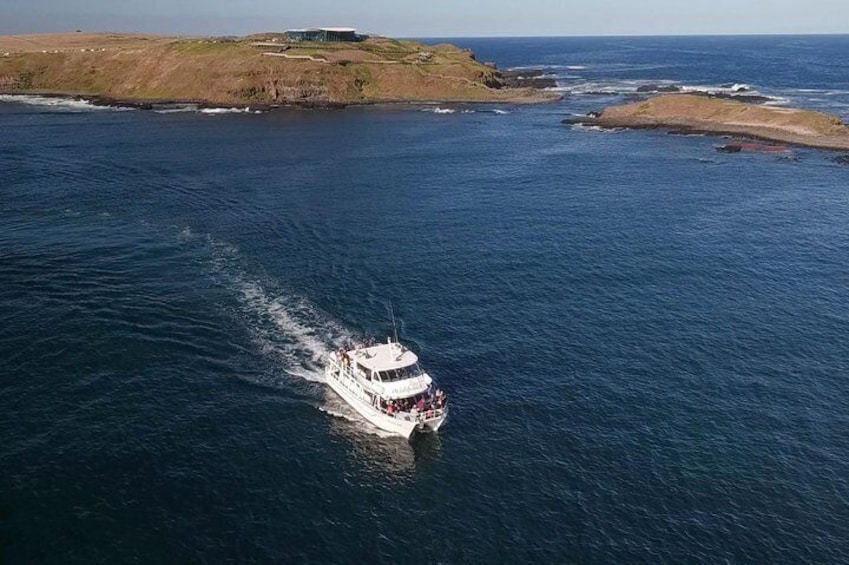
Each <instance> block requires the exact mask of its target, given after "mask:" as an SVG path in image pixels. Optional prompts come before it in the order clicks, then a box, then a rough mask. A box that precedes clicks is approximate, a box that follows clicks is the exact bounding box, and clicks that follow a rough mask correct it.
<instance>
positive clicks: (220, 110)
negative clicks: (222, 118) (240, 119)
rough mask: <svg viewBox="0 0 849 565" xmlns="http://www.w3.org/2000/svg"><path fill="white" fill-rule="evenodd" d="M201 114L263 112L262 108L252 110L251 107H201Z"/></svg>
mask: <svg viewBox="0 0 849 565" xmlns="http://www.w3.org/2000/svg"><path fill="white" fill-rule="evenodd" d="M198 112H199V113H201V114H207V115H213V116H214V115H218V114H261V113H262V112H261V111H260V110H251V109H250V108H201V109H200V110H198Z"/></svg>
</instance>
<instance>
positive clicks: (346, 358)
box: [337, 337, 377, 369]
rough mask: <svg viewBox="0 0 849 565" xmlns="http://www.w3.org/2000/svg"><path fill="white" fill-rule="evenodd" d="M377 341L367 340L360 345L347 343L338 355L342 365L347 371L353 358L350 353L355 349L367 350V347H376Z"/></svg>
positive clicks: (351, 342) (371, 338)
mask: <svg viewBox="0 0 849 565" xmlns="http://www.w3.org/2000/svg"><path fill="white" fill-rule="evenodd" d="M376 343H377V341H376V340H375V339H374V338H373V337H370V338H366V339H364V340H363V341H361V342H359V343H355V342H353V341H350V340H349V341H346V342H345V345H344V347H340V348H339V351H337V354H338V355H339V360H340V361H341V362H342V365H344V367H345V368H346V369H347V368H348V367H350V366H351V357H350V355H348V353H349V352H351V351H354V350H355V349H365V348H367V347H374V345H375V344H376Z"/></svg>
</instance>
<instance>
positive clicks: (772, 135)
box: [564, 94, 849, 150]
mask: <svg viewBox="0 0 849 565" xmlns="http://www.w3.org/2000/svg"><path fill="white" fill-rule="evenodd" d="M564 122H566V123H580V124H584V125H594V126H600V127H603V128H635V129H647V128H649V129H650V128H667V129H671V130H674V131H675V132H677V133H702V134H705V133H706V134H715V135H734V136H739V137H746V138H752V139H761V140H767V141H776V142H780V143H786V144H790V145H798V146H805V147H815V148H820V149H832V150H849V126H847V125H846V124H844V123H843V121H842V120H841V119H840V117H838V116H835V115H831V114H826V113H823V112H816V111H811V110H800V109H795V108H779V107H774V106H762V105H756V104H751V103H747V102H740V101H737V100H730V99H725V98H716V97H709V96H701V95H694V94H663V95H660V96H657V97H654V98H650V99H648V100H643V101H638V102H632V103H630V104H625V105H622V106H613V107H610V108H606V109H605V110H604V111H603V112H600V113H595V112H594V113H591V114H590V115H587V116H582V117H578V118H574V119H569V120H564Z"/></svg>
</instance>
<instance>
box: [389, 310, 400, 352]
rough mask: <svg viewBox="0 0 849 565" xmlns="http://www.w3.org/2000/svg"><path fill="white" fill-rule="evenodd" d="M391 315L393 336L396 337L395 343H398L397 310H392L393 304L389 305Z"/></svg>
mask: <svg viewBox="0 0 849 565" xmlns="http://www.w3.org/2000/svg"><path fill="white" fill-rule="evenodd" d="M389 315H390V316H391V317H392V335H393V336H394V337H395V343H398V326H396V325H395V310H394V309H393V308H392V303H391V302H390V303H389Z"/></svg>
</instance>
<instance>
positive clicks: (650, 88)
mask: <svg viewBox="0 0 849 565" xmlns="http://www.w3.org/2000/svg"><path fill="white" fill-rule="evenodd" d="M637 92H681V87H680V86H675V85H674V84H667V85H663V86H658V85H656V84H644V85H642V86H639V87H637Z"/></svg>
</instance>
